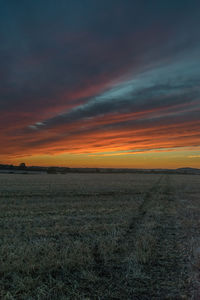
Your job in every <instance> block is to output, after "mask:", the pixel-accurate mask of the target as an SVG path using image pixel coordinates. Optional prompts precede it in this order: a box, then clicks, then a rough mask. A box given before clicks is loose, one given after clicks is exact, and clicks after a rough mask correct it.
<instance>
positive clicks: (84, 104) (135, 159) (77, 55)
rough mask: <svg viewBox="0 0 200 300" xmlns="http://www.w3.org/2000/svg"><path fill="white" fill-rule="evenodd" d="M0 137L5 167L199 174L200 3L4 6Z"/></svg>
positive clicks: (35, 0) (0, 5)
mask: <svg viewBox="0 0 200 300" xmlns="http://www.w3.org/2000/svg"><path fill="white" fill-rule="evenodd" d="M0 140H1V146H0V163H10V164H11V163H12V164H19V163H20V162H25V163H27V164H28V165H52V166H53V165H58V166H69V167H126V168H134V167H136V168H177V167H189V166H190V167H197V168H199V167H200V1H199V0H196V1H195V0H187V1H186V0H167V1H161V0H151V1H148V0H146V1H145V0H65V1H64V0H59V1H55V0H54V1H51V0H44V1H41V0H40V1H39V0H24V1H23V0H22V1H16V0H10V1H6V0H4V1H1V2H0Z"/></svg>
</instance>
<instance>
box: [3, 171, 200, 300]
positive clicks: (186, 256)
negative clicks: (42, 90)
mask: <svg viewBox="0 0 200 300" xmlns="http://www.w3.org/2000/svg"><path fill="white" fill-rule="evenodd" d="M199 216H200V176H198V175H196V176H195V175H158V174H65V175H50V174H49V175H48V174H44V175H42V174H41V175H30V174H27V175H23V174H22V175H16V174H7V175H5V174H2V175H0V299H25V300H29V299H38V300H39V299H52V300H56V299H58V300H62V299H85V300H86V299H87V300H88V299H196V300H197V299H200V276H199V274H200V218H199Z"/></svg>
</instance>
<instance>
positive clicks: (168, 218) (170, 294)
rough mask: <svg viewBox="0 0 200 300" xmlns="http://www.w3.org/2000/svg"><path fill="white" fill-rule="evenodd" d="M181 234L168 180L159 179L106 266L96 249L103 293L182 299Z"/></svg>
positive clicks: (130, 297)
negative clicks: (107, 290)
mask: <svg viewBox="0 0 200 300" xmlns="http://www.w3.org/2000/svg"><path fill="white" fill-rule="evenodd" d="M180 232H181V228H180V226H179V224H178V221H177V219H176V203H175V198H174V191H173V187H172V185H171V182H170V177H169V176H162V177H160V178H159V180H158V181H157V182H156V183H155V184H154V185H153V186H152V187H151V189H150V190H149V191H148V192H147V193H146V194H145V195H144V200H143V202H142V203H141V205H140V206H139V208H138V211H137V215H136V216H133V219H132V221H131V223H130V224H129V226H128V228H127V230H126V232H125V233H124V235H123V236H121V237H120V238H119V240H118V246H117V247H116V251H115V253H113V254H114V255H113V257H112V260H111V261H110V263H109V264H108V263H107V264H105V263H104V261H103V258H102V257H101V254H100V251H99V249H98V246H97V245H95V248H94V260H95V271H96V272H97V273H98V274H99V276H101V277H104V279H106V282H107V288H105V289H112V290H116V291H118V294H116V297H115V299H140V300H141V299H144V300H145V299H182V298H181V295H182V294H184V292H185V291H184V285H185V280H186V278H185V276H184V275H183V274H185V273H184V272H183V271H185V270H183V269H184V263H183V259H182V256H181V253H180V252H179V248H178V245H177V241H178V239H179V235H180ZM101 299H109V297H107V296H106V295H105V296H103V297H102V298H101Z"/></svg>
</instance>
